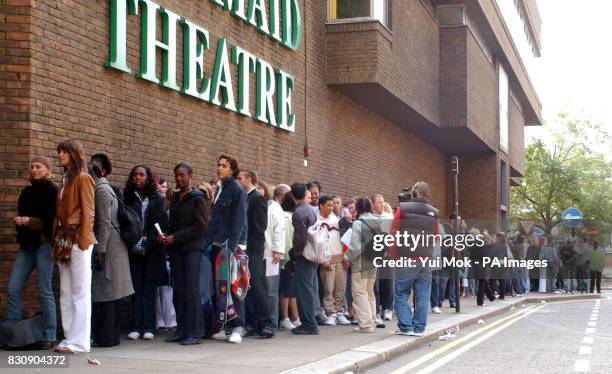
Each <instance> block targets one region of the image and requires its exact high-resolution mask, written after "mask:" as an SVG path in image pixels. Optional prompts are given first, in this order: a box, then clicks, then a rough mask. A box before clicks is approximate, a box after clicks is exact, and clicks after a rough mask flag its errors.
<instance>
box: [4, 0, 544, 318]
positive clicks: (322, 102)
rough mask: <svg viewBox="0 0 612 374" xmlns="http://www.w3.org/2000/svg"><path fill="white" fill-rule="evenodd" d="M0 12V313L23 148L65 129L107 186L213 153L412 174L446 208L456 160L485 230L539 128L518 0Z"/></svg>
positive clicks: (284, 0) (100, 3)
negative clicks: (99, 162)
mask: <svg viewBox="0 0 612 374" xmlns="http://www.w3.org/2000/svg"><path fill="white" fill-rule="evenodd" d="M508 4H510V7H508V6H507V5H508ZM0 9H1V10H2V11H1V12H0V16H1V17H2V21H3V22H2V23H0V27H2V28H1V29H0V61H1V65H0V100H1V101H0V103H1V105H0V116H1V117H0V120H1V123H2V134H1V135H0V181H1V183H0V312H1V313H3V312H4V310H5V306H6V284H7V278H8V274H9V272H10V268H11V266H12V263H13V259H14V257H15V253H16V251H17V250H18V247H17V245H16V244H15V231H14V227H13V224H12V218H13V217H14V216H15V213H16V211H15V209H16V202H17V198H18V195H19V193H20V191H21V189H22V188H23V187H24V186H25V185H27V177H28V168H29V160H30V159H31V157H32V156H34V155H45V156H49V157H51V158H53V159H55V158H56V150H55V149H56V146H57V143H59V142H60V141H62V140H64V139H66V138H76V139H79V140H81V141H82V142H83V143H84V146H85V149H86V152H87V153H88V155H91V154H93V153H95V152H106V153H108V154H109V155H110V157H111V159H112V161H113V163H114V171H113V175H111V176H110V178H109V179H110V180H111V182H112V183H114V184H116V185H117V186H123V184H124V183H125V178H126V176H127V173H128V172H129V170H130V169H131V168H132V167H133V166H134V165H135V164H139V163H144V164H147V165H150V166H151V167H152V168H153V170H154V171H155V172H158V173H159V174H161V175H163V176H164V177H165V178H166V179H168V180H169V181H172V180H173V178H172V175H171V172H172V168H173V166H174V165H175V164H176V163H178V162H179V161H187V162H190V163H191V164H192V165H193V166H194V168H195V175H196V180H198V181H199V180H208V179H209V178H210V177H212V176H213V175H214V172H215V160H216V157H217V156H218V155H220V154H222V153H226V154H231V155H233V156H235V157H236V158H237V159H238V160H239V162H240V165H241V166H242V167H245V168H249V169H251V170H253V171H255V172H256V173H257V174H258V175H259V177H260V179H262V180H264V181H267V182H269V183H272V184H274V183H281V182H283V183H290V182H294V181H310V180H318V181H320V182H321V184H322V186H323V193H333V194H339V195H341V196H355V195H363V194H371V193H374V192H380V193H382V194H383V195H384V196H385V198H386V199H387V200H388V201H390V202H395V201H396V196H397V194H398V192H399V191H400V190H401V188H402V187H405V186H409V185H412V184H413V183H414V182H416V181H417V180H424V181H426V182H428V183H429V184H430V186H431V189H432V201H433V203H434V204H435V205H436V206H438V207H439V208H440V211H441V212H442V213H443V214H445V215H448V213H449V212H450V211H451V209H452V188H451V187H452V177H451V164H450V158H451V157H452V156H455V155H456V156H458V157H459V172H460V174H459V211H460V214H461V215H462V216H463V217H464V218H466V219H467V220H468V222H470V224H471V225H474V226H481V227H488V228H490V229H491V230H496V229H499V228H502V227H504V225H505V224H506V222H507V220H508V217H507V212H508V211H509V207H508V190H509V186H511V185H512V184H513V183H517V181H518V178H520V177H521V176H522V175H523V172H524V153H523V148H524V147H523V128H524V126H526V125H539V124H541V122H542V120H541V114H540V113H541V104H540V102H539V101H538V97H537V94H536V92H535V89H534V88H533V85H532V84H531V81H530V78H529V73H528V69H529V61H530V59H531V58H533V57H537V56H539V53H540V52H539V51H540V19H539V14H538V10H537V7H536V4H535V0H464V1H460V0H308V1H305V0H182V1H178V0H96V1H90V0H59V1H57V0H0ZM517 25H518V27H517ZM525 46H527V47H525ZM525 51H526V52H525ZM55 165H56V166H55V168H54V171H55V173H56V174H57V175H59V174H60V173H61V171H60V169H59V167H58V166H57V162H56V163H55ZM30 284H31V285H32V284H35V283H34V282H30ZM31 291H32V287H29V288H28V291H27V292H31ZM26 301H27V302H26V307H27V308H34V307H35V305H36V299H35V298H34V297H32V295H31V294H30V295H26Z"/></svg>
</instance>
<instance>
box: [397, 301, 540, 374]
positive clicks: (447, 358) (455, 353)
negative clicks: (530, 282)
mask: <svg viewBox="0 0 612 374" xmlns="http://www.w3.org/2000/svg"><path fill="white" fill-rule="evenodd" d="M545 306H546V305H540V306H538V307H536V308H534V309H531V310H529V311H527V312H525V313H523V314H522V315H519V316H516V317H515V318H513V319H511V320H510V321H508V322H506V323H504V324H503V325H501V326H499V327H496V328H494V329H493V330H491V331H489V332H487V333H486V334H484V335H482V336H479V337H478V338H476V339H474V340H472V341H471V342H469V343H468V344H465V345H464V346H462V347H460V348H458V349H457V350H455V351H453V352H451V353H449V354H447V355H446V356H444V357H442V358H440V359H438V361H436V362H434V363H433V364H431V365H429V366H427V367H425V368H423V369H422V370H419V371H418V373H419V374H425V373H432V372H434V371H436V370H437V369H438V368H440V367H441V366H443V365H445V364H446V363H448V362H449V361H451V360H452V359H454V358H456V357H458V356H460V355H461V354H463V353H464V352H466V351H468V350H470V349H472V348H473V347H475V346H477V345H478V344H480V343H482V342H483V341H485V340H487V339H488V338H490V337H492V336H493V335H495V334H497V333H498V332H500V331H502V330H504V329H506V328H507V327H509V326H510V325H512V324H514V323H515V322H518V321H519V320H521V319H523V318H525V317H527V316H529V315H530V314H533V313H535V312H537V311H538V310H540V309H542V308H543V307H545ZM403 369H404V367H402V368H401V369H399V370H401V371H394V372H392V374H396V373H405V372H406V371H404V370H403Z"/></svg>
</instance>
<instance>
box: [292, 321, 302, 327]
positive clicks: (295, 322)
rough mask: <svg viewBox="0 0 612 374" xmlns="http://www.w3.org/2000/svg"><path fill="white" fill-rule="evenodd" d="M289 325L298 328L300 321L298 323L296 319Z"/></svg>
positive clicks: (300, 324)
mask: <svg viewBox="0 0 612 374" xmlns="http://www.w3.org/2000/svg"><path fill="white" fill-rule="evenodd" d="M291 323H292V324H293V326H295V327H296V328H297V327H300V326H302V321H300V320H299V319H296V320H295V321H291Z"/></svg>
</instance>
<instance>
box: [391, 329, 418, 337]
mask: <svg viewBox="0 0 612 374" xmlns="http://www.w3.org/2000/svg"><path fill="white" fill-rule="evenodd" d="M394 334H395V335H404V336H414V332H413V331H402V330H397V331H395V332H394Z"/></svg>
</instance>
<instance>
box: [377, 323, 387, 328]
mask: <svg viewBox="0 0 612 374" xmlns="http://www.w3.org/2000/svg"><path fill="white" fill-rule="evenodd" d="M385 327H387V326H385V324H384V323H377V324H376V328H377V329H384V328H385Z"/></svg>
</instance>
